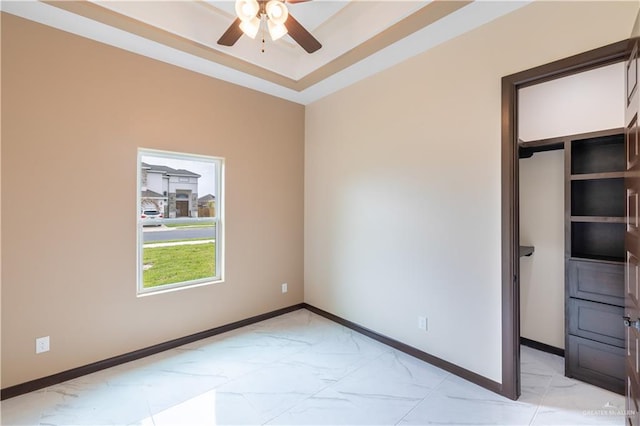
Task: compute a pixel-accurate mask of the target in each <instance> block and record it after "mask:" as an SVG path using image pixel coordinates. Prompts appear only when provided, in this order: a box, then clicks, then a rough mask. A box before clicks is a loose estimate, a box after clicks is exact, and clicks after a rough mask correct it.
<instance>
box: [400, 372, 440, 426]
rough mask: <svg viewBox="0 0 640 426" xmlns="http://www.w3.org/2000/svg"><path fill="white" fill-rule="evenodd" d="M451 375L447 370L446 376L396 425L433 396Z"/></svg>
mask: <svg viewBox="0 0 640 426" xmlns="http://www.w3.org/2000/svg"><path fill="white" fill-rule="evenodd" d="M443 371H444V370H443ZM450 376H451V373H449V372H446V374H445V375H444V377H442V380H440V381H439V382H438V384H437V385H435V386H434V387H433V388H432V389H431V390H429V392H428V393H427V394H426V395H425V396H424V397H423V398H422V399H421V400H420V401H418V402H416V404H415V405H414V406H413V407H411V409H409V411H407V412H406V413H405V415H404V416H402V418H401V419H400V420H398V421H397V422H396V423H395V425H396V426H397V425H399V424H400V423H401V422H402V421H403V420H404V419H405V418H407V416H408V415H409V414H411V413H412V412H414V411H415V410H416V408H418V406H419V405H420V404H422V403H423V402H424V401H426V400H427V398H429V397H431V395H433V394H434V393H435V392H436V390H438V388H439V387H440V386H441V385H442V384H443V383H444V382H445V381H446V380H447V379H448V378H449V377H450Z"/></svg>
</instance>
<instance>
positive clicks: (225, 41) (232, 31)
mask: <svg viewBox="0 0 640 426" xmlns="http://www.w3.org/2000/svg"><path fill="white" fill-rule="evenodd" d="M240 22H242V21H240V18H236V20H235V21H233V24H231V26H230V27H229V28H227V31H225V32H224V34H222V37H220V40H218V44H221V45H222V46H233V45H234V44H236V41H238V40H239V39H240V37H241V36H242V30H241V29H240Z"/></svg>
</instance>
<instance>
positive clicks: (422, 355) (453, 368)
mask: <svg viewBox="0 0 640 426" xmlns="http://www.w3.org/2000/svg"><path fill="white" fill-rule="evenodd" d="M302 306H303V307H304V308H305V309H307V310H309V311H311V312H313V313H314V314H317V315H320V316H322V317H325V318H327V319H330V320H331V321H333V322H336V323H338V324H341V325H344V326H345V327H347V328H350V329H352V330H354V331H357V332H358V333H360V334H364V335H365V336H368V337H370V338H372V339H374V340H377V341H378V342H380V343H384V344H385V345H387V346H391V347H392V348H395V349H397V350H399V351H400V352H404V353H406V354H408V355H411V356H412V357H415V358H418V359H420V360H422V361H424V362H427V363H429V364H431V365H434V366H436V367H438V368H441V369H443V370H445V371H448V372H449V373H451V374H455V375H456V376H458V377H462V378H463V379H465V380H468V381H470V382H471V383H475V384H476V385H478V386H482V387H483V388H485V389H488V390H490V391H491V392H495V393H497V394H500V395H502V385H501V384H500V383H497V382H494V381H493V380H491V379H487V378H486V377H484V376H481V375H479V374H477V373H474V372H473V371H469V370H467V369H466V368H462V367H460V366H457V365H455V364H452V363H450V362H449V361H445V360H443V359H441V358H438V357H436V356H433V355H430V354H428V353H426V352H423V351H421V350H419V349H416V348H414V347H413V346H409V345H407V344H406V343H402V342H399V341H397V340H394V339H392V338H390V337H387V336H384V335H382V334H379V333H376V332H375V331H373V330H370V329H368V328H366V327H362V326H361V325H358V324H356V323H354V322H351V321H348V320H346V319H344V318H340V317H339V316H337V315H334V314H331V313H329V312H326V311H323V310H322V309H318V308H316V307H315V306H311V305H309V304H308V303H303V304H302Z"/></svg>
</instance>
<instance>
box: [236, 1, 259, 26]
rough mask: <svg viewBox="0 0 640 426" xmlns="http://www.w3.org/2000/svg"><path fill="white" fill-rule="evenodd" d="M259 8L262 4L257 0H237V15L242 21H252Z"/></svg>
mask: <svg viewBox="0 0 640 426" xmlns="http://www.w3.org/2000/svg"><path fill="white" fill-rule="evenodd" d="M259 10H260V5H259V4H258V2H257V0H236V15H238V18H240V20H242V22H246V21H251V20H252V19H253V18H255V17H256V15H257V14H258V11H259Z"/></svg>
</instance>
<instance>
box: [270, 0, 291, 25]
mask: <svg viewBox="0 0 640 426" xmlns="http://www.w3.org/2000/svg"><path fill="white" fill-rule="evenodd" d="M266 12H267V17H268V18H269V21H272V22H273V23H274V24H276V25H284V23H285V22H287V18H288V17H289V10H288V9H287V6H286V5H285V4H284V3H283V2H281V1H280V0H270V1H269V2H268V3H267V6H266Z"/></svg>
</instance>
